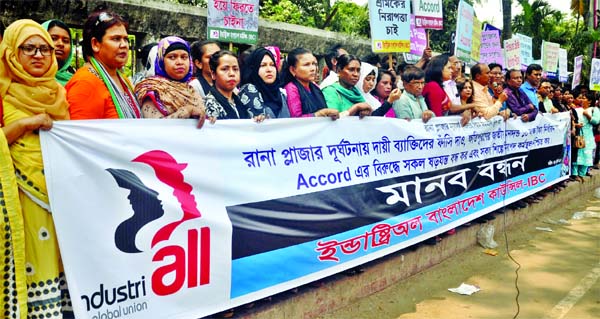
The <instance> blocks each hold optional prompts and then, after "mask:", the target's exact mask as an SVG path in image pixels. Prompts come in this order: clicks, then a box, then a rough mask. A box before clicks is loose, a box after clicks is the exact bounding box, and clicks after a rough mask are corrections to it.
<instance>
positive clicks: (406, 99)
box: [0, 11, 600, 318]
mask: <svg viewBox="0 0 600 319" xmlns="http://www.w3.org/2000/svg"><path fill="white" fill-rule="evenodd" d="M0 35H2V36H3V37H2V38H1V42H0V96H1V99H0V102H1V103H0V127H2V132H3V134H0V139H1V140H0V152H2V155H1V156H0V207H1V208H2V219H3V224H2V225H3V227H2V229H1V230H0V231H1V232H2V233H1V234H0V235H1V238H2V240H3V245H2V247H4V249H5V252H4V254H3V256H4V257H3V258H4V262H3V264H2V265H3V267H2V270H1V275H2V276H3V278H4V280H5V284H4V286H3V287H2V288H1V290H2V291H1V296H0V300H3V303H4V307H3V308H1V309H0V315H2V316H3V317H4V318H25V317H28V318H68V317H72V316H73V313H72V309H71V302H70V298H69V294H68V290H67V283H66V279H65V276H64V273H63V269H62V263H61V258H60V253H59V249H58V245H57V241H56V233H55V229H54V224H53V221H52V215H51V212H50V207H49V203H48V196H47V191H46V184H45V179H44V171H43V163H42V157H41V149H40V140H39V134H38V131H39V130H40V129H41V130H48V129H50V128H51V127H52V123H53V121H61V120H80V119H122V118H132V119H135V118H194V119H197V126H198V127H199V128H201V127H202V126H203V125H204V121H205V120H206V119H207V120H208V121H209V122H210V123H215V121H217V120H219V121H220V120H226V119H254V121H256V122H261V121H264V120H267V119H277V118H289V117H329V118H331V119H333V120H335V119H338V118H340V117H345V116H359V117H364V116H385V117H390V118H399V119H405V120H422V121H423V122H427V121H429V120H430V119H431V118H432V117H439V116H451V115H454V116H460V121H461V123H462V124H463V125H466V124H467V123H468V122H469V121H470V120H471V119H472V118H474V117H483V118H485V119H491V118H492V117H495V116H502V117H503V118H504V119H508V118H510V117H513V118H518V119H520V120H521V121H524V122H527V121H534V120H535V118H536V117H538V116H543V114H544V113H556V112H570V113H571V116H572V129H573V130H572V136H573V145H574V146H577V147H578V148H577V149H574V150H573V152H572V156H573V160H572V163H573V170H572V171H573V176H572V179H573V180H577V181H580V182H583V181H584V178H585V177H586V176H587V175H589V174H590V173H589V169H590V168H593V167H594V165H595V167H597V165H598V148H597V147H596V146H597V141H598V129H597V127H598V123H599V122H600V110H599V109H598V108H597V106H596V105H597V99H596V97H595V96H594V95H593V94H591V93H590V91H589V90H588V89H587V88H586V87H585V86H579V87H578V88H577V89H575V90H573V91H570V90H567V89H565V88H563V87H562V86H561V85H559V84H557V83H555V82H551V81H548V80H547V79H543V78H542V73H543V70H542V67H541V66H539V65H537V64H532V65H529V66H528V67H527V70H526V71H525V72H524V73H523V72H522V71H521V70H508V71H505V70H503V68H502V66H501V65H498V64H490V65H487V64H483V63H478V64H475V65H473V66H471V67H470V72H468V73H469V74H470V77H467V76H466V75H465V74H464V71H465V70H464V69H465V67H464V65H463V63H462V62H461V61H460V60H458V59H457V57H456V56H454V55H452V54H440V55H436V56H432V53H431V50H430V49H427V50H426V51H425V53H424V54H423V57H422V58H421V60H420V61H419V62H418V63H416V64H415V65H409V64H406V63H401V64H398V63H397V59H391V58H390V57H388V56H385V57H383V58H382V59H379V57H377V56H373V55H371V56H369V57H366V58H364V59H360V58H358V57H357V56H355V55H353V54H351V53H349V52H347V51H346V50H345V49H344V48H343V46H342V45H336V46H334V47H332V48H331V49H330V50H329V52H327V54H326V55H325V60H326V61H325V62H326V64H327V67H326V70H327V71H326V72H325V73H324V76H323V78H324V79H323V80H322V81H321V82H320V84H318V83H319V77H320V76H319V72H318V69H319V68H318V60H317V57H316V56H315V54H313V52H311V51H310V50H309V49H306V48H296V49H293V50H291V51H290V52H288V53H287V55H286V57H285V58H282V53H281V52H280V50H279V48H277V47H274V46H269V47H257V48H253V49H252V50H251V51H249V52H245V54H244V56H243V57H239V56H238V55H236V54H235V53H233V52H231V51H228V50H224V49H221V47H220V45H219V43H217V42H214V41H197V42H194V43H191V44H189V43H188V42H187V41H185V40H183V39H181V38H179V37H176V36H168V37H165V38H164V39H162V40H160V42H159V43H157V44H156V45H152V46H149V47H148V48H147V50H145V52H146V54H147V57H148V58H147V62H145V65H144V70H143V71H142V72H140V73H138V74H135V75H134V76H133V81H132V80H131V79H130V78H129V77H128V76H126V75H125V74H124V73H123V72H122V71H121V70H122V68H123V66H124V65H125V64H126V63H127V61H128V58H129V56H128V54H129V51H130V48H129V40H128V23H127V21H125V20H124V19H123V18H122V17H121V16H119V15H118V14H116V13H114V12H109V11H99V12H94V13H92V14H91V15H90V16H89V17H88V18H87V20H86V21H85V23H84V25H83V42H82V48H83V55H84V59H85V61H86V62H85V64H84V65H83V66H82V67H79V68H78V69H77V70H74V69H73V67H72V63H71V61H72V59H73V56H74V51H75V50H74V43H73V36H72V32H71V30H70V29H69V27H68V26H67V25H66V24H65V23H63V22H61V21H59V20H50V21H46V22H45V23H43V24H41V25H40V24H39V23H37V22H35V21H33V20H28V19H23V20H18V21H15V22H13V23H12V24H10V25H9V26H8V27H7V28H6V30H4V32H0ZM594 132H595V133H594ZM594 135H596V138H595V136H594ZM578 136H582V137H578ZM582 141H583V142H582ZM536 196H538V195H536ZM530 200H532V201H536V200H539V198H537V197H535V196H534V197H532V199H530ZM526 204H527V203H525V204H523V203H520V204H519V203H517V204H515V205H517V206H515V208H519V207H523V206H522V205H526Z"/></svg>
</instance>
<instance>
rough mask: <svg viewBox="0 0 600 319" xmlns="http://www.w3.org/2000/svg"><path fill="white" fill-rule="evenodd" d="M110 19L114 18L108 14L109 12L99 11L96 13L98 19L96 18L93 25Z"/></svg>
mask: <svg viewBox="0 0 600 319" xmlns="http://www.w3.org/2000/svg"><path fill="white" fill-rule="evenodd" d="M112 19H114V17H113V16H112V15H110V14H109V13H107V12H101V13H100V14H99V15H98V19H96V24H95V26H98V25H99V24H100V23H105V22H108V21H110V20H112Z"/></svg>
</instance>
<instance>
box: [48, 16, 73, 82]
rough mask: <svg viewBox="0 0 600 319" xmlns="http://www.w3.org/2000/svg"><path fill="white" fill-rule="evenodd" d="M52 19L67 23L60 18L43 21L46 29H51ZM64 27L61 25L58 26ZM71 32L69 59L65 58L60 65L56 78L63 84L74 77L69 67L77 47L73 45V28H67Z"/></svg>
mask: <svg viewBox="0 0 600 319" xmlns="http://www.w3.org/2000/svg"><path fill="white" fill-rule="evenodd" d="M52 21H58V22H60V23H62V24H65V23H64V22H62V21H60V20H48V21H46V22H44V23H42V27H44V29H46V31H48V32H49V31H50V30H49V29H50V28H49V26H50V23H52ZM56 27H59V28H61V29H62V27H61V26H58V25H57V26H56ZM66 31H67V32H68V33H69V39H70V40H71V50H70V51H69V56H68V57H67V59H66V60H65V62H64V64H63V66H61V67H60V69H58V71H57V72H56V80H57V81H58V83H60V84H62V85H63V86H64V85H65V84H67V82H69V80H70V79H71V78H72V77H73V73H71V72H70V71H69V67H71V60H73V55H74V53H75V47H74V46H73V33H71V29H67V30H66ZM51 44H52V46H54V41H52V43H51Z"/></svg>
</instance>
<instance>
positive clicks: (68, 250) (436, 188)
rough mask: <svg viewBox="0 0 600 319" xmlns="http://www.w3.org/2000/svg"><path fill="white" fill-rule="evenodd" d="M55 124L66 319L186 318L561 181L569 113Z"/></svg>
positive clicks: (380, 252)
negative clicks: (69, 313)
mask: <svg viewBox="0 0 600 319" xmlns="http://www.w3.org/2000/svg"><path fill="white" fill-rule="evenodd" d="M458 120H459V118H458V117H443V118H433V119H432V120H430V121H429V122H428V123H427V124H426V125H424V124H423V123H422V122H421V121H418V120H413V121H410V122H407V121H405V120H397V119H388V118H375V117H368V118H365V119H362V120H359V119H358V118H355V117H352V118H343V119H340V120H337V121H331V120H329V119H323V118H313V119H282V120H267V121H265V122H264V123H254V122H252V121H251V120H223V121H217V123H216V124H215V125H210V124H206V125H205V127H204V128H202V129H200V130H198V129H196V128H195V124H196V123H195V121H194V120H149V119H147V120H95V121H64V122H55V125H54V127H53V128H52V130H50V131H49V132H42V133H41V140H42V149H43V158H44V166H45V173H46V179H47V185H48V193H49V197H50V205H51V208H52V212H53V217H54V219H55V224H56V229H57V234H58V240H59V244H60V249H61V252H62V257H63V261H64V266H65V272H66V275H67V280H68V283H69V290H70V294H71V298H72V301H73V308H74V311H75V314H76V316H77V318H90V319H101V318H133V319H137V318H144V319H148V318H198V317H202V316H206V315H210V314H213V313H215V312H218V311H222V310H225V309H228V308H231V307H235V306H237V305H240V304H244V303H247V302H250V301H254V300H258V299H260V298H264V297H266V296H270V295H273V294H276V293H279V292H282V291H285V290H288V289H291V288H294V287H297V286H300V285H303V284H306V283H309V282H311V281H314V280H317V279H320V278H323V277H326V276H329V275H332V274H335V273H338V272H341V271H343V270H345V269H349V268H351V267H355V266H357V265H359V264H362V263H365V262H368V261H370V260H374V259H376V258H379V257H381V256H384V255H386V254H389V253H392V252H395V251H398V250H400V249H402V248H404V247H407V246H410V245H413V244H415V243H418V242H420V241H422V240H425V239H427V238H430V237H432V236H435V235H437V234H439V233H442V232H444V231H448V230H449V229H452V228H454V227H457V226H459V225H461V224H463V223H465V222H468V221H470V220H473V219H475V218H477V217H479V216H481V215H483V214H486V213H488V212H490V211H492V210H495V209H498V208H500V207H502V206H504V205H506V204H508V203H510V202H514V201H516V200H518V199H520V198H522V197H524V196H527V195H529V194H532V193H533V192H536V191H538V190H540V189H544V188H546V187H548V186H549V185H551V184H553V183H556V182H558V181H560V180H563V179H565V178H567V177H568V174H569V160H570V156H569V141H570V138H569V135H568V134H567V132H568V126H569V122H570V118H569V114H568V113H566V114H556V115H544V116H538V117H537V119H536V121H535V122H527V123H522V122H521V121H520V120H509V121H507V122H504V121H503V120H502V119H501V118H500V117H496V118H494V119H492V120H490V121H485V120H480V119H474V120H473V121H471V123H470V124H468V125H467V126H465V127H461V126H460V125H459V123H458Z"/></svg>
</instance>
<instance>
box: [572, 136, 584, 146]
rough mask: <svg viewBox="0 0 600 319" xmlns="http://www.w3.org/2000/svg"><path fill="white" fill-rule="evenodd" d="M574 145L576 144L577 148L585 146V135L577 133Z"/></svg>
mask: <svg viewBox="0 0 600 319" xmlns="http://www.w3.org/2000/svg"><path fill="white" fill-rule="evenodd" d="M573 146H575V148H585V138H584V137H583V135H575V142H574V143H573Z"/></svg>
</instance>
